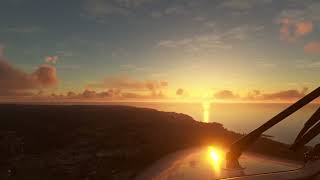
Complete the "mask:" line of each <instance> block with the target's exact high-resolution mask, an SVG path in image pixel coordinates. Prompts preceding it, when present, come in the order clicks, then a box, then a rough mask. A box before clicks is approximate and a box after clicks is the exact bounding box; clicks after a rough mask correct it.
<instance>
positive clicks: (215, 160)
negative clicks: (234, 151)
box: [207, 146, 222, 174]
mask: <svg viewBox="0 0 320 180" xmlns="http://www.w3.org/2000/svg"><path fill="white" fill-rule="evenodd" d="M207 159H208V161H209V163H210V165H211V166H212V168H213V171H214V173H216V174H219V173H220V167H221V162H222V152H221V151H220V150H219V149H217V148H214V147H213V146H208V152H207Z"/></svg>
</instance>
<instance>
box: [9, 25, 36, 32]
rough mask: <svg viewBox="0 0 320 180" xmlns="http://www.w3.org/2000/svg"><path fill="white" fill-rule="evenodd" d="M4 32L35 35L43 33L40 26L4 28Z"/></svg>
mask: <svg viewBox="0 0 320 180" xmlns="http://www.w3.org/2000/svg"><path fill="white" fill-rule="evenodd" d="M3 31H6V32H16V33H34V32H39V31H42V28H41V27H39V26H13V27H7V28H4V29H3Z"/></svg>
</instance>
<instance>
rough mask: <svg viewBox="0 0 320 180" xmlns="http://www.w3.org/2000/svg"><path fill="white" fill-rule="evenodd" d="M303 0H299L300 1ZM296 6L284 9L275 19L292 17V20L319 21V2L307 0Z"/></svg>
mask: <svg viewBox="0 0 320 180" xmlns="http://www.w3.org/2000/svg"><path fill="white" fill-rule="evenodd" d="M301 2H303V1H300V2H299V3H301ZM298 6H299V9H298V8H291V9H284V10H282V11H281V12H280V14H279V15H278V16H277V20H279V19H280V20H281V19H285V18H287V19H292V20H293V21H301V20H306V19H308V20H310V21H319V20H320V11H319V9H320V2H315V1H313V2H308V3H302V4H300V5H298Z"/></svg>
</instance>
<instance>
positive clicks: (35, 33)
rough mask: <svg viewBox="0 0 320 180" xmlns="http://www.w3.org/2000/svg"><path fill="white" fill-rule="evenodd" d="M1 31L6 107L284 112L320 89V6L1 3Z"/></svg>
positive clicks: (263, 1)
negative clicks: (207, 104) (265, 105)
mask: <svg viewBox="0 0 320 180" xmlns="http://www.w3.org/2000/svg"><path fill="white" fill-rule="evenodd" d="M0 21H1V24H0V101H2V102H6V101H52V100H55V101H202V100H204V99H205V100H210V101H211V100H212V101H232V102H234V101H241V102H242V101H244V102H251V101H253V102H256V101H259V102H282V101H295V100H297V99H299V98H301V97H303V96H304V95H305V94H307V93H308V92H311V91H312V90H313V89H315V88H317V87H318V86H319V84H320V83H319V82H320V59H319V57H320V36H319V35H320V32H319V28H320V2H319V1H311V0H281V1H280V0H68V1H65V0H64V1H63V0H55V1H49V0H2V1H1V6H0ZM318 99H319V98H318Z"/></svg>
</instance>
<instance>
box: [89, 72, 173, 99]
mask: <svg viewBox="0 0 320 180" xmlns="http://www.w3.org/2000/svg"><path fill="white" fill-rule="evenodd" d="M167 86H168V82H167V81H156V80H145V81H140V80H136V79H133V78H131V77H128V76H108V77H106V78H105V79H104V80H102V81H101V82H98V83H91V84H88V85H87V88H89V89H90V88H96V89H101V88H102V89H106V88H112V89H121V90H133V91H149V92H151V93H152V94H153V95H156V94H159V93H160V91H161V90H162V89H164V88H166V87H167Z"/></svg>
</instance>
